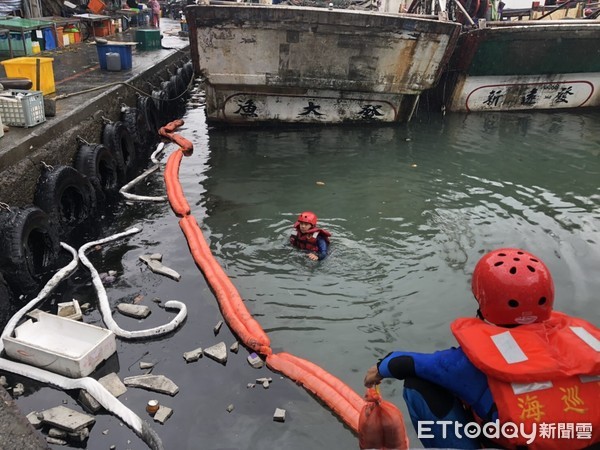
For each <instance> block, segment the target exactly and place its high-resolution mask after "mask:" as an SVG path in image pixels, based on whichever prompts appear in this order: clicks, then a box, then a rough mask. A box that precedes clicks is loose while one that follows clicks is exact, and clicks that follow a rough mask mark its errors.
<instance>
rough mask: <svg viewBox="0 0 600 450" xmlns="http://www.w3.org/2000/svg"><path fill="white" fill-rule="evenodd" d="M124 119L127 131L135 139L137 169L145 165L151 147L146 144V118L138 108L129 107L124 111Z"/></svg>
mask: <svg viewBox="0 0 600 450" xmlns="http://www.w3.org/2000/svg"><path fill="white" fill-rule="evenodd" d="M122 120H123V123H124V124H125V127H126V128H127V132H128V133H129V135H130V136H131V138H132V139H133V145H134V146H135V153H136V156H137V161H136V169H137V167H139V166H142V165H144V163H145V162H146V159H147V156H148V154H149V150H150V149H149V148H148V146H147V144H146V133H147V130H146V120H145V119H144V116H143V115H142V114H141V113H140V111H139V110H138V109H137V108H132V107H127V108H125V109H124V111H123V112H122Z"/></svg>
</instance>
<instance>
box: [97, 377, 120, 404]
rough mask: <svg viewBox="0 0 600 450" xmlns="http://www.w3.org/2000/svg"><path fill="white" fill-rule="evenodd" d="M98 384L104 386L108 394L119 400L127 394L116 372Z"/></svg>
mask: <svg viewBox="0 0 600 450" xmlns="http://www.w3.org/2000/svg"><path fill="white" fill-rule="evenodd" d="M98 383H100V384H101V385H102V386H104V387H105V388H106V390H107V391H108V392H110V393H111V394H112V395H114V396H115V397H117V398H118V397H120V396H121V395H123V394H124V393H125V392H127V388H126V387H125V385H124V384H123V382H122V381H121V379H120V378H119V376H118V375H117V374H116V373H115V372H111V373H109V374H108V375H105V376H103V377H102V378H100V379H99V380H98Z"/></svg>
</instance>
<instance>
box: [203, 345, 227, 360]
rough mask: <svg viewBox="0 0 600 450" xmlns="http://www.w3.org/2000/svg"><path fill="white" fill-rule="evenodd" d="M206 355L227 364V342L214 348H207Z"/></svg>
mask: <svg viewBox="0 0 600 450" xmlns="http://www.w3.org/2000/svg"><path fill="white" fill-rule="evenodd" d="M204 354H205V355H206V356H208V357H209V358H211V359H214V360H215V361H217V362H220V363H222V364H224V363H226V362H227V347H226V346H225V342H219V343H218V344H216V345H213V346H212V347H208V348H205V349H204Z"/></svg>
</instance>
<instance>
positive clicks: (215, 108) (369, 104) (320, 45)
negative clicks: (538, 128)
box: [186, 3, 460, 125]
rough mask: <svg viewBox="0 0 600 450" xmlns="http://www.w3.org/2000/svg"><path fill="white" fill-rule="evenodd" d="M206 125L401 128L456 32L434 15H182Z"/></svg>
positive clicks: (247, 8) (208, 8)
mask: <svg viewBox="0 0 600 450" xmlns="http://www.w3.org/2000/svg"><path fill="white" fill-rule="evenodd" d="M186 17H187V23H188V26H189V30H190V47H191V52H192V59H193V61H194V66H195V69H196V71H200V72H199V73H202V74H203V76H204V77H205V80H206V115H207V120H208V121H209V122H213V123H218V122H222V123H227V124H240V125H247V124H257V123H278V122H281V123H298V124H304V123H323V124H329V123H343V122H357V123H366V122H371V123H373V122H407V121H409V120H410V118H411V116H412V114H413V112H414V110H415V107H416V105H417V102H418V99H419V95H420V94H421V92H423V91H424V90H427V89H430V88H432V87H433V86H435V84H436V83H437V82H438V81H439V78H440V76H441V72H442V70H443V68H444V66H445V65H447V63H448V61H449V59H450V55H451V52H452V51H453V50H454V47H455V45H456V42H457V41H458V35H459V33H460V25H459V24H456V23H452V22H448V21H440V20H438V19H437V17H434V16H416V15H407V14H398V13H382V12H379V11H360V10H347V9H337V8H333V9H328V8H314V7H296V6H287V5H286V6H284V5H257V4H242V5H240V4H235V3H232V4H219V5H197V6H190V7H188V8H186Z"/></svg>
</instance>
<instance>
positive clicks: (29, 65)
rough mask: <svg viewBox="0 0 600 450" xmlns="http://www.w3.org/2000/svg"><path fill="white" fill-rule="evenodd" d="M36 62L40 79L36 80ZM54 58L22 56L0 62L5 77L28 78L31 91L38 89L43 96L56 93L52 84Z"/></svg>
mask: <svg viewBox="0 0 600 450" xmlns="http://www.w3.org/2000/svg"><path fill="white" fill-rule="evenodd" d="M37 60H39V61H40V79H39V85H38V79H37V70H36V65H37ZM52 61H54V58H43V57H35V56H34V57H31V56H24V57H21V58H12V59H7V60H6V61H2V62H0V64H2V65H3V66H4V70H5V71H6V76H7V77H9V78H20V77H25V78H29V79H30V80H31V82H32V83H33V89H39V90H40V91H42V92H43V93H44V94H46V95H48V94H52V93H54V92H56V85H55V84H54V69H53V67H52Z"/></svg>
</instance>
